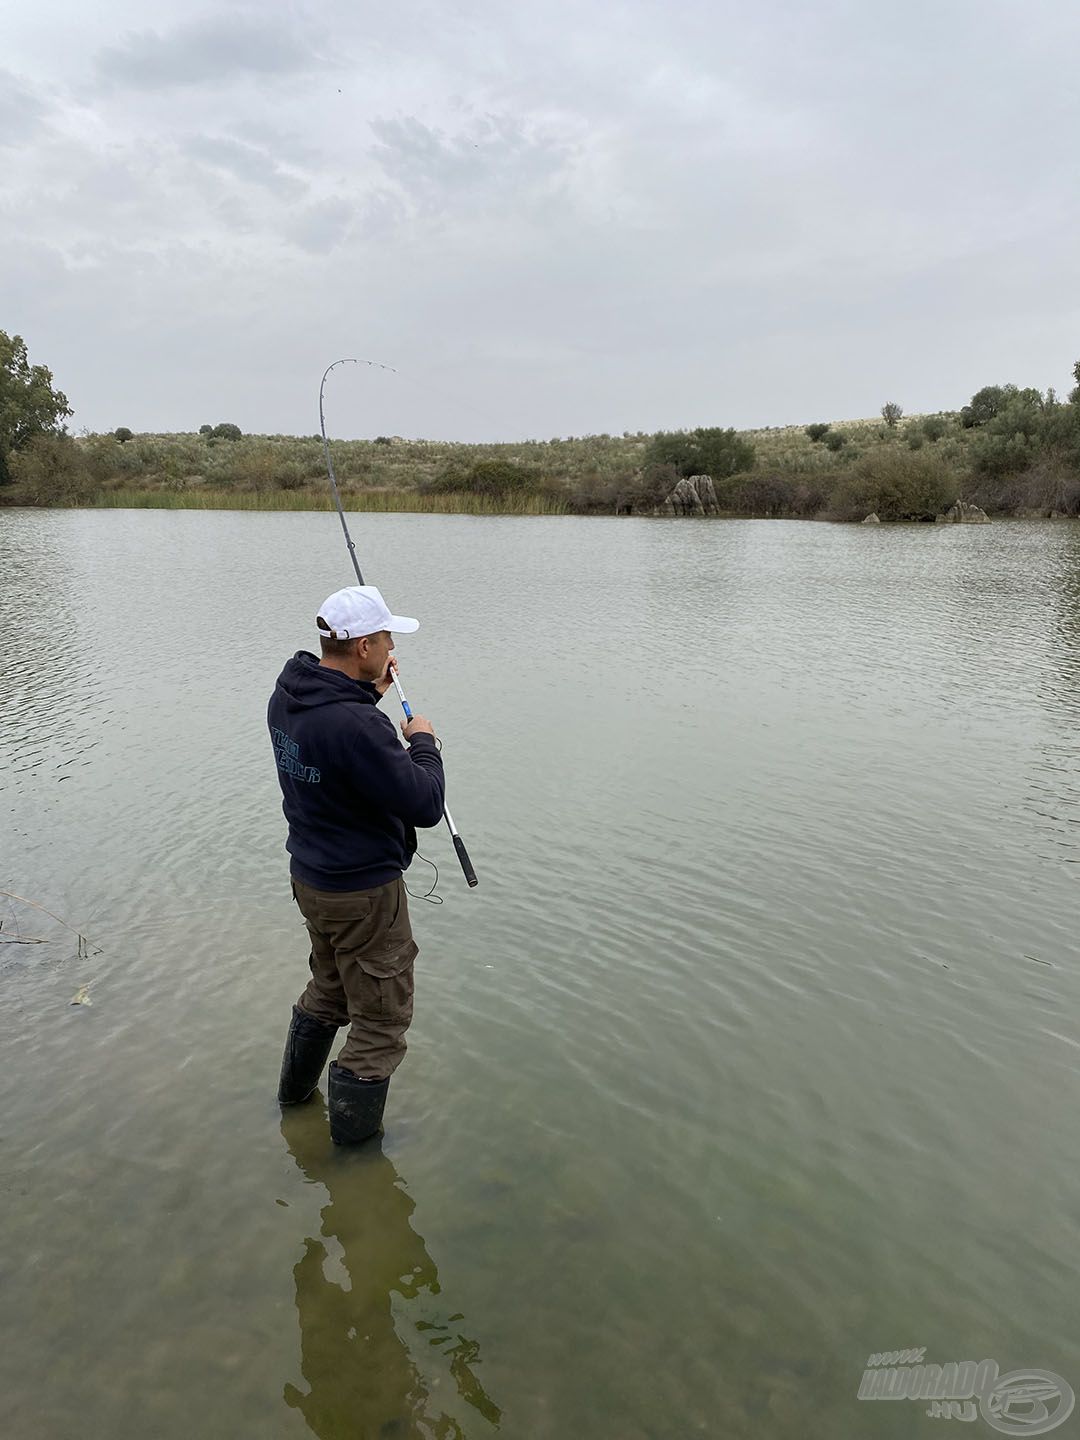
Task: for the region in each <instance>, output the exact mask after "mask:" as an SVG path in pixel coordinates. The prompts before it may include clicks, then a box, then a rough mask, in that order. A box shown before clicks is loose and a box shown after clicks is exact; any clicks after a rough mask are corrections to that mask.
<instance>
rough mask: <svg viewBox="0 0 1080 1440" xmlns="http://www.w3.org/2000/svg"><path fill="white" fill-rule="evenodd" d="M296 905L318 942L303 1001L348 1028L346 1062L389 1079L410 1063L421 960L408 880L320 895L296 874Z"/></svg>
mask: <svg viewBox="0 0 1080 1440" xmlns="http://www.w3.org/2000/svg"><path fill="white" fill-rule="evenodd" d="M292 891H293V899H294V900H295V901H296V903H297V905H298V906H299V907H300V913H301V914H302V915H303V917H304V923H305V924H306V925H307V930H308V935H309V936H310V937H311V956H310V958H309V960H308V964H309V965H310V967H311V979H310V980H309V981H308V984H307V989H306V990H305V991H304V993H303V994H302V995H301V996H300V998H299V1000H298V1001H297V1002H296V1003H297V1005H298V1006H299V1007H300V1009H301V1010H303V1011H304V1013H305V1014H307V1015H311V1016H312V1017H313V1018H314V1019H316V1020H321V1021H322V1022H323V1024H324V1025H348V1026H349V1034H348V1038H347V1039H346V1041H345V1045H344V1047H343V1049H342V1051H341V1054H340V1055H339V1056H338V1057H337V1060H338V1064H339V1065H343V1066H344V1067H345V1068H346V1069H347V1070H351V1071H352V1072H353V1073H354V1074H355V1075H359V1076H361V1077H362V1078H363V1079H365V1080H385V1079H387V1078H388V1077H389V1076H390V1075H392V1074H393V1072H394V1071H395V1070H396V1069H397V1067H398V1066H399V1065H400V1064H401V1062H402V1060H403V1059H404V1058H405V1048H406V1047H405V1031H406V1030H408V1028H409V1024H410V1022H411V1021H412V1013H413V960H414V959H415V958H416V955H417V953H418V952H417V947H416V944H415V942H414V940H413V937H412V926H411V925H410V923H409V903H408V900H407V898H406V894H405V882H404V880H402V879H401V877H400V876H399V877H398V879H396V880H390V881H388V882H387V884H385V885H378V886H376V887H375V889H374V890H344V891H336V892H335V891H329V890H313V889H312V887H311V886H310V885H305V884H304V882H303V881H302V880H297V879H296V878H295V876H294V877H293V880H292Z"/></svg>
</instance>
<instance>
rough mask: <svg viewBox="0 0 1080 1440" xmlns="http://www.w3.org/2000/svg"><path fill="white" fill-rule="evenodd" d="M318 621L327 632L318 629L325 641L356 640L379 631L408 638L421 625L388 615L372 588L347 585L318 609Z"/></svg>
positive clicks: (404, 617) (381, 599)
mask: <svg viewBox="0 0 1080 1440" xmlns="http://www.w3.org/2000/svg"><path fill="white" fill-rule="evenodd" d="M318 618H319V619H320V620H322V621H323V623H324V624H325V625H327V626H329V629H326V630H324V629H323V627H322V625H320V626H319V627H318V630H319V634H320V635H325V636H326V638H327V639H328V640H359V639H360V637H361V635H375V634H377V633H378V632H379V631H380V630H396V631H397V632H398V634H400V635H411V634H412V632H413V631H414V630H419V629H420V621H419V620H412V619H410V618H409V616H408V615H391V614H390V611H389V610H388V609H387V606H386V601H385V600H384V599H383V598H382V596H381V595H380V594H379V592H378V590H376V588H375V586H374V585H349V586H348V587H347V588H346V589H344V590H335V591H334V593H333V595H329V596H328V597H327V598H326V599H325V600H324V601H323V603H322V604H321V605H320V606H319V617H318Z"/></svg>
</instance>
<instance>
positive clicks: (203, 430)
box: [199, 425, 214, 435]
mask: <svg viewBox="0 0 1080 1440" xmlns="http://www.w3.org/2000/svg"><path fill="white" fill-rule="evenodd" d="M213 433H214V427H213V426H212V425H200V426H199V434H200V435H212V434H213Z"/></svg>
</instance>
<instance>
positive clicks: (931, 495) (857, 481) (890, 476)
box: [829, 446, 960, 520]
mask: <svg viewBox="0 0 1080 1440" xmlns="http://www.w3.org/2000/svg"><path fill="white" fill-rule="evenodd" d="M959 493H960V487H959V482H958V479H957V477H956V475H955V474H954V473H953V472H952V471H951V470H950V469H949V467H948V466H947V465H946V464H945V463H944V461H943V460H941V459H940V457H939V456H937V455H936V454H934V453H933V452H929V453H926V452H922V451H919V452H917V453H914V454H913V453H912V452H911V451H910V450H904V449H897V448H894V447H891V446H890V447H886V448H883V449H880V450H872V451H870V452H868V453H867V454H866V455H864V456H863V457H862V458H861V459H860V460H859V461H858V463H857V464H856V465H855V467H854V468H853V469H852V470H851V471H849V472H848V473H847V474H846V475H843V476H841V477H840V478H839V479H838V480H837V481H836V483H835V485H834V487H833V492H832V495H831V496H830V499H829V512H830V514H831V515H833V517H834V518H836V519H838V520H861V519H862V518H863V517H864V516H866V515H869V514H870V513H871V512H874V513H876V514H877V515H879V516H880V517H881V519H882V520H933V518H934V516H935V515H939V514H941V512H942V511H944V510H947V509H948V508H949V506H950V505H952V504H953V502H954V501H955V500H956V499H957V498H958V496H959Z"/></svg>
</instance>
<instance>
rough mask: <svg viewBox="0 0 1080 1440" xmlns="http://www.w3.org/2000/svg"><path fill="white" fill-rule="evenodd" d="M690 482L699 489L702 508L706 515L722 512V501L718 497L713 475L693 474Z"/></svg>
mask: <svg viewBox="0 0 1080 1440" xmlns="http://www.w3.org/2000/svg"><path fill="white" fill-rule="evenodd" d="M690 483H691V485H693V486H694V487H695V488H696V489H697V493H698V499H699V500H700V501H701V508H702V509H703V510H704V511H705V514H706V515H719V514H720V501H719V500H717V498H716V486H715V485H714V484H713V482H712V476H711V475H691V477H690Z"/></svg>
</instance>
